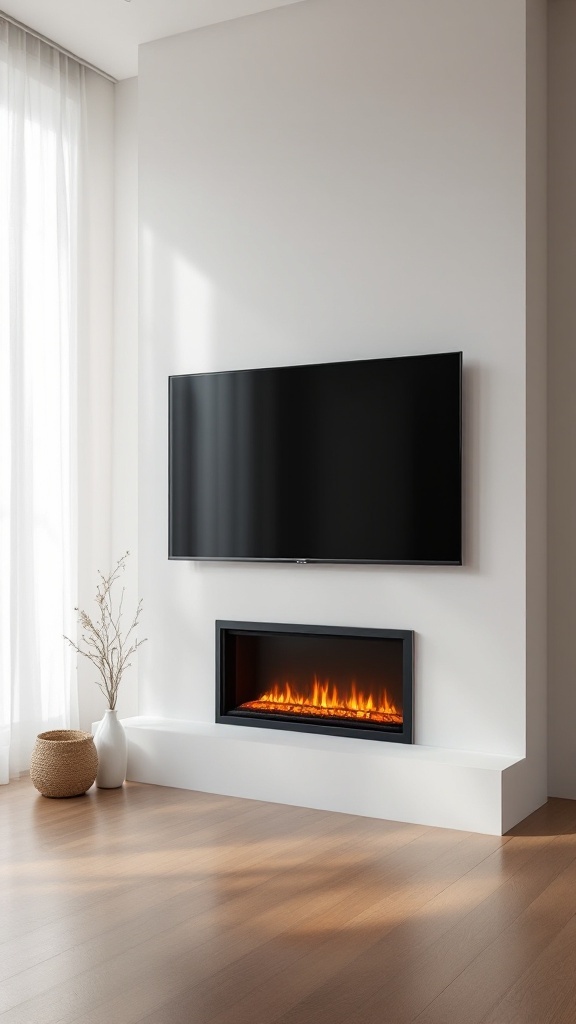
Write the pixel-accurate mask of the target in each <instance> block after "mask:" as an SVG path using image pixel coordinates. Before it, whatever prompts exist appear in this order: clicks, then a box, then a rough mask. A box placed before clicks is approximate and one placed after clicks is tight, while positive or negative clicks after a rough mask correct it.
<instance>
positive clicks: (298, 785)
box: [123, 716, 521, 835]
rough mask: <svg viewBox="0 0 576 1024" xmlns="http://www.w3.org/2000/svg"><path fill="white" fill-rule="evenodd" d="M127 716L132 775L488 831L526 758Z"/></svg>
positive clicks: (494, 830)
mask: <svg viewBox="0 0 576 1024" xmlns="http://www.w3.org/2000/svg"><path fill="white" fill-rule="evenodd" d="M123 724H124V728H125V729H126V733H127V737H128V779H129V780H130V781H133V782H146V783H150V784H154V785H159V786H173V787H176V788H180V789H192V790H199V791H200V792H204V793H217V794H221V795H223V796H236V797H244V798H247V799H251V800H264V801H272V802H274V803H281V804H292V805H296V806H301V807H313V808H317V809H318V810H328V811H340V812H343V813H345V814H359V815H364V816H366V817H372V818H386V819H390V820H393V821H406V822H413V823H415V824H422V825H433V826H437V827H441V828H454V829H463V830H465V831H470V832H485V833H489V834H491V835H501V834H502V831H503V792H504V788H505V783H506V774H507V773H508V772H509V771H510V769H512V768H513V766H517V765H520V764H521V761H520V760H519V759H518V758H513V757H504V756H497V755H494V754H482V753H476V752H470V751H459V750H447V749H441V748H438V747H424V746H419V745H418V744H413V745H408V744H399V743H386V742H380V741H376V740H373V741H370V740H357V739H349V738H347V737H341V736H325V735H320V734H318V735H314V734H307V733H298V732H288V731H286V732H282V731H280V730H276V731H272V730H267V729H256V728H251V727H246V728H241V727H239V726H232V725H220V724H208V723H204V722H191V721H182V720H178V719H172V718H150V717H141V716H139V717H135V718H126V719H124V720H123ZM513 823H514V822H512V824H513ZM509 827H511V823H510V822H509V821H507V822H506V828H509Z"/></svg>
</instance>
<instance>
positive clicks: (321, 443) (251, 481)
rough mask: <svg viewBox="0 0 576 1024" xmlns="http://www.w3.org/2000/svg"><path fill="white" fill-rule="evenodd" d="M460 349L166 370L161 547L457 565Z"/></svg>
mask: <svg viewBox="0 0 576 1024" xmlns="http://www.w3.org/2000/svg"><path fill="white" fill-rule="evenodd" d="M461 380H462V353H461V352H448V353H441V354H437V355H423V356H404V357H400V358H393V359H361V360H354V361H351V362H339V363H319V364H314V365H308V366H281V367H273V368H267V369H256V370H233V371H225V372H222V373H195V374H187V375H185V376H177V377H170V382H169V406H170V413H169V416H170V424H169V438H170V439H169V474H170V496H169V557H170V558H190V559H226V560H243V561H252V560H263V561H289V562H301V561H302V562H393V563H416V564H430V563H432V564H446V565H458V564H461V561H462V544H461V533H462V530H461V392H462V387H461Z"/></svg>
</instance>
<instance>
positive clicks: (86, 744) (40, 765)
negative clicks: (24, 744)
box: [30, 729, 98, 797]
mask: <svg viewBox="0 0 576 1024" xmlns="http://www.w3.org/2000/svg"><path fill="white" fill-rule="evenodd" d="M97 771H98V754H97V753H96V747H95V746H94V737H93V736H91V734H90V733H89V732H81V731H80V729H53V730H52V731H50V732H41V733H40V735H39V736H38V737H37V739H36V745H35V747H34V750H33V751H32V760H31V762H30V778H31V779H32V782H33V783H34V785H35V786H36V789H37V790H38V792H39V793H42V796H52V797H67V796H80V794H81V793H85V792H86V790H87V789H90V786H91V785H92V783H93V782H94V779H95V778H96V772H97Z"/></svg>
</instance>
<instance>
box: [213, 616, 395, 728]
mask: <svg viewBox="0 0 576 1024" xmlns="http://www.w3.org/2000/svg"><path fill="white" fill-rule="evenodd" d="M230 633H242V634H246V635H248V636H259V635H262V634H263V633H264V634H265V633H276V634H278V633H283V634H294V635H302V634H307V635H311V636H349V637H366V638H370V639H383V640H400V641H401V642H402V694H403V707H402V711H403V725H402V727H401V728H399V727H398V726H393V727H387V726H385V725H378V726H372V727H370V728H366V727H365V726H364V727H363V726H356V725H353V724H348V723H347V724H341V723H342V719H339V720H338V721H337V722H334V723H333V722H329V721H321V722H318V721H306V720H292V719H288V718H286V717H281V716H278V718H275V717H273V716H272V715H270V714H269V713H267V714H266V715H262V716H258V714H257V713H250V714H246V713H241V712H238V711H226V703H225V689H226V656H225V642H226V636H227V635H228V634H230ZM413 703H414V631H413V630H411V629H367V628H360V627H347V626H346V627H344V626H312V625H303V624H295V623H285V622H280V623H278V622H240V621H232V620H228V619H217V620H216V722H220V723H223V724H225V725H247V726H249V727H251V728H265V729H282V730H286V729H287V730H290V731H296V732H307V733H324V734H325V735H331V736H348V737H352V738H354V739H371V740H384V741H386V742H389V743H413V742H414V739H413V731H414V719H413Z"/></svg>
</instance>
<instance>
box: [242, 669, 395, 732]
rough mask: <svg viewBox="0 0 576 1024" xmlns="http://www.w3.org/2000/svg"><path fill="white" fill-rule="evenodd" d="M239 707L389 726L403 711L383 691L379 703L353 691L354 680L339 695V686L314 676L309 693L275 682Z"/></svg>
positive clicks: (354, 688) (372, 697) (368, 695)
mask: <svg viewBox="0 0 576 1024" xmlns="http://www.w3.org/2000/svg"><path fill="white" fill-rule="evenodd" d="M240 707H241V708H244V709H247V710H250V711H269V712H278V711H281V712H284V713H286V714H291V715H293V714H300V715H313V716H321V717H324V718H348V719H352V720H354V721H364V722H381V723H386V724H392V725H401V724H402V712H401V711H399V710H398V709H397V708H396V706H395V705H394V703H393V702H392V701H390V700H389V698H388V694H387V692H386V690H384V692H383V693H382V694H381V696H380V698H379V700H376V698H375V697H374V696H373V695H372V694H371V693H369V694H367V695H366V696H365V695H364V694H363V693H362V692H358V691H357V689H356V683H355V682H354V681H353V682H352V683H351V685H350V690H349V691H348V692H347V693H345V694H341V693H340V692H339V690H338V687H337V686H335V685H334V684H333V683H332V684H331V683H330V681H326V682H324V683H320V682H319V680H318V679H317V677H316V676H314V683H313V686H312V690H311V692H310V693H298V692H297V691H296V689H295V688H294V687H293V686H292V685H291V684H290V683H289V682H286V683H284V686H283V687H280V686H279V685H278V683H274V685H273V687H272V689H271V690H269V691H267V692H266V693H263V694H262V695H261V697H259V698H258V700H251V701H248V702H247V703H246V704H241V705H240Z"/></svg>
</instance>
